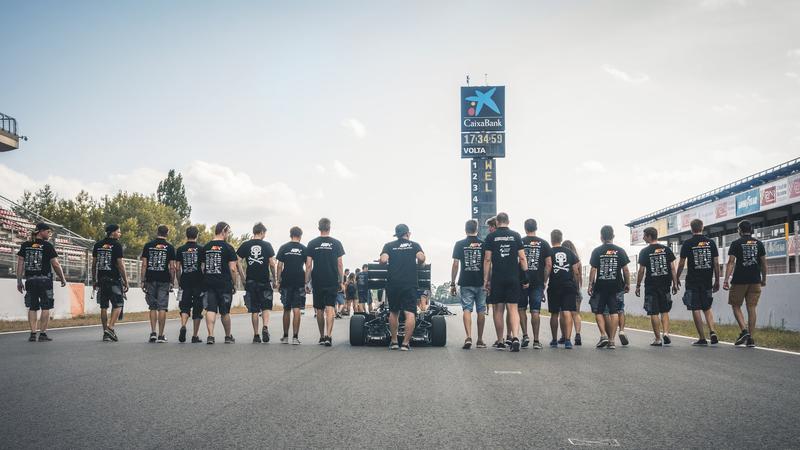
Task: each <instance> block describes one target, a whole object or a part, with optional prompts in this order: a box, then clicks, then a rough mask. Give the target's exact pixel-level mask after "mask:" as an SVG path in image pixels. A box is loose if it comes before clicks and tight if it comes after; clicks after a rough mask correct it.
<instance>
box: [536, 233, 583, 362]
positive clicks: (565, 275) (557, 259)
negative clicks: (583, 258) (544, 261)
mask: <svg viewBox="0 0 800 450" xmlns="http://www.w3.org/2000/svg"><path fill="white" fill-rule="evenodd" d="M563 239H564V236H563V234H562V233H561V230H553V231H551V232H550V243H551V244H552V248H551V255H552V261H553V264H552V266H551V269H550V278H549V285H548V287H547V301H548V311H550V332H551V333H552V336H553V339H552V340H551V341H550V347H558V340H557V339H558V325H559V322H560V324H561V332H562V334H563V336H564V348H565V349H570V348H572V341H571V340H570V339H571V337H572V322H573V318H572V315H573V314H574V313H576V309H577V305H578V302H577V297H578V296H577V293H578V283H579V281H580V277H581V272H580V269H579V266H578V257H577V256H576V255H575V253H573V252H572V251H571V250H569V249H567V248H566V247H564V246H563V245H562V244H561V242H562V241H563ZM538 348H541V347H540V346H539V347H538Z"/></svg>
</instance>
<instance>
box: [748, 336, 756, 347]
mask: <svg viewBox="0 0 800 450" xmlns="http://www.w3.org/2000/svg"><path fill="white" fill-rule="evenodd" d="M747 346H748V347H750V348H753V347H755V346H756V341H755V339H753V336H747Z"/></svg>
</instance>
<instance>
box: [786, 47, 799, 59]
mask: <svg viewBox="0 0 800 450" xmlns="http://www.w3.org/2000/svg"><path fill="white" fill-rule="evenodd" d="M786 56H787V57H789V58H792V59H796V60H798V61H800V48H793V49H791V50H788V51H787V52H786Z"/></svg>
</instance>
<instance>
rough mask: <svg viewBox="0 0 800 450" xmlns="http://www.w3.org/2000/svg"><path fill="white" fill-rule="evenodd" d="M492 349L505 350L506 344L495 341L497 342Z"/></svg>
mask: <svg viewBox="0 0 800 450" xmlns="http://www.w3.org/2000/svg"><path fill="white" fill-rule="evenodd" d="M494 348H496V349H497V350H505V349H506V343H505V342H503V341H497V342H495V345H494Z"/></svg>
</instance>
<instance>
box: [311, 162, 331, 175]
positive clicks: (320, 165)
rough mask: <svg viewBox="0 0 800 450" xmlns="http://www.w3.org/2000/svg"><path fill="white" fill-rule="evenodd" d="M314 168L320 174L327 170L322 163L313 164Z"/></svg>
mask: <svg viewBox="0 0 800 450" xmlns="http://www.w3.org/2000/svg"><path fill="white" fill-rule="evenodd" d="M314 169H316V170H317V173H320V174H323V173H325V172H327V171H328V170H327V169H325V166H323V165H322V164H316V165H314Z"/></svg>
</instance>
